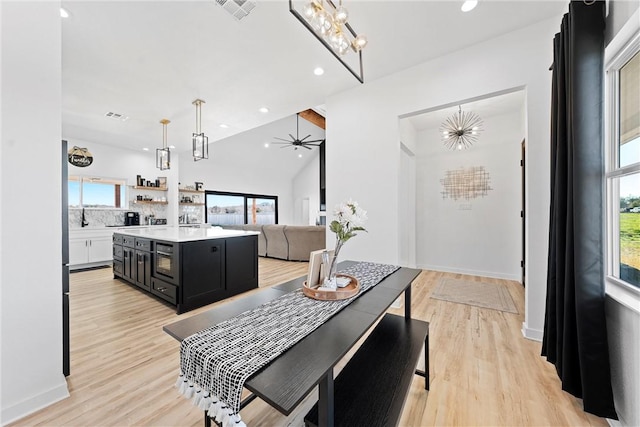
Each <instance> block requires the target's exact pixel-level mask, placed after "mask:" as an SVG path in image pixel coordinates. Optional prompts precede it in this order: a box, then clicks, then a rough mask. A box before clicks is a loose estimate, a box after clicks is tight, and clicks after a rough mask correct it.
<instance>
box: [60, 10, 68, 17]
mask: <svg viewBox="0 0 640 427" xmlns="http://www.w3.org/2000/svg"><path fill="white" fill-rule="evenodd" d="M60 17H62V18H68V17H69V12H68V11H67V9H65V8H63V7H61V8H60Z"/></svg>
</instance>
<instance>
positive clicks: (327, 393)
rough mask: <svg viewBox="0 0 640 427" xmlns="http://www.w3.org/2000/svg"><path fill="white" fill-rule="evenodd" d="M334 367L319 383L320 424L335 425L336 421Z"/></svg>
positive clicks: (321, 425) (324, 425) (320, 425)
mask: <svg viewBox="0 0 640 427" xmlns="http://www.w3.org/2000/svg"><path fill="white" fill-rule="evenodd" d="M334 409H335V408H334V394H333V369H330V370H329V372H327V375H326V376H325V377H324V378H322V379H321V380H320V384H319V385H318V426H319V427H333V421H334V412H335V411H334Z"/></svg>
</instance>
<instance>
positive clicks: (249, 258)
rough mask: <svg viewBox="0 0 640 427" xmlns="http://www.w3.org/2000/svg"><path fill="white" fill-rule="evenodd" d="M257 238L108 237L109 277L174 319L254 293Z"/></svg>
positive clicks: (174, 233) (203, 231)
mask: <svg viewBox="0 0 640 427" xmlns="http://www.w3.org/2000/svg"><path fill="white" fill-rule="evenodd" d="M258 234H259V233H257V232H253V231H242V230H223V229H221V228H218V227H211V228H187V227H162V228H150V229H135V230H125V231H118V232H116V233H114V235H113V275H114V278H119V279H121V280H123V281H125V282H128V283H129V284H131V285H134V286H136V287H138V288H140V289H141V290H144V291H146V292H148V293H149V294H151V295H153V296H155V297H158V298H160V299H162V300H164V301H166V302H168V303H170V304H173V305H175V306H176V312H177V313H178V314H180V313H184V312H187V311H190V310H193V309H195V308H198V307H202V306H204V305H207V304H211V303H213V302H216V301H220V300H222V299H225V298H228V297H230V296H233V295H237V294H239V293H242V292H246V291H248V290H251V289H255V288H257V287H258Z"/></svg>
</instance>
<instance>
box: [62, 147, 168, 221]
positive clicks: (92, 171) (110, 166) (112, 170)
mask: <svg viewBox="0 0 640 427" xmlns="http://www.w3.org/2000/svg"><path fill="white" fill-rule="evenodd" d="M63 139H66V140H67V143H68V146H69V148H71V147H73V146H74V145H77V146H78V147H83V148H87V149H88V150H89V152H90V153H91V154H92V155H93V163H92V164H91V165H90V166H87V167H84V168H80V167H77V166H73V165H71V164H70V165H69V171H68V173H69V175H82V176H95V177H102V178H124V179H127V181H128V182H127V183H128V185H135V184H136V175H140V176H142V177H143V178H145V179H156V178H157V177H159V176H164V177H167V185H168V188H169V190H168V191H167V193H166V194H167V200H168V201H169V204H168V205H167V206H163V205H158V206H154V205H130V206H129V208H130V209H131V210H134V211H139V212H141V213H143V214H151V213H154V214H155V215H156V217H158V218H162V217H163V216H166V217H167V223H168V224H169V225H174V224H176V223H177V222H178V203H177V200H178V190H177V188H178V176H179V169H178V166H179V164H180V162H179V158H180V155H179V154H178V153H176V152H172V153H171V168H170V169H169V170H165V171H161V170H160V169H158V168H156V157H155V155H156V153H155V149H152V150H150V151H148V152H145V151H135V150H128V149H125V148H118V147H113V146H109V145H103V144H101V143H99V142H91V141H82V140H78V139H73V138H66V137H64V134H63ZM142 193H144V192H140V193H138V192H136V194H142ZM147 194H149V196H152V197H156V196H159V194H156V192H153V191H148V193H147ZM160 197H161V196H160ZM132 198H133V193H130V194H129V197H128V199H129V201H131V199H132ZM86 215H91V212H89V211H87V213H86ZM142 219H143V218H140V220H141V221H142ZM72 225H73V224H72ZM89 225H90V226H91V225H92V220H91V219H89Z"/></svg>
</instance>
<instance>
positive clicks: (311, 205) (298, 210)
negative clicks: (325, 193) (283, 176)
mask: <svg viewBox="0 0 640 427" xmlns="http://www.w3.org/2000/svg"><path fill="white" fill-rule="evenodd" d="M305 200H307V201H308V215H307V217H306V218H305V217H304V209H303V206H304V205H305ZM319 211H320V150H314V154H313V156H312V157H311V158H310V159H309V161H308V163H307V164H306V165H305V167H304V168H302V170H300V172H298V174H297V175H296V176H295V177H294V178H293V221H292V222H291V225H316V220H317V219H318V212H319Z"/></svg>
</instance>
